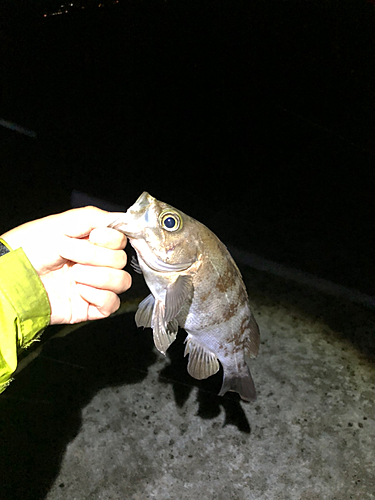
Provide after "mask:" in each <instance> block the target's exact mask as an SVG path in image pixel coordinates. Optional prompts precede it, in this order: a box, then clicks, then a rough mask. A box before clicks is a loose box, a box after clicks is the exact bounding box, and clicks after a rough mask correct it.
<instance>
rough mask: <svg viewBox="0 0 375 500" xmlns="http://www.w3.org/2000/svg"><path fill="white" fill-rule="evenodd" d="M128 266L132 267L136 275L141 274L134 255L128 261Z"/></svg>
mask: <svg viewBox="0 0 375 500" xmlns="http://www.w3.org/2000/svg"><path fill="white" fill-rule="evenodd" d="M130 266H131V267H132V269H133V271H135V272H136V273H138V274H143V273H142V269H141V268H140V266H139V263H138V259H137V257H136V256H135V255H133V257H132V258H131V261H130Z"/></svg>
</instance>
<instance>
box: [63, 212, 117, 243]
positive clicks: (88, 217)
mask: <svg viewBox="0 0 375 500" xmlns="http://www.w3.org/2000/svg"><path fill="white" fill-rule="evenodd" d="M59 216H60V217H61V225H62V230H63V233H64V234H66V235H67V236H70V237H73V238H81V237H83V236H87V235H89V234H90V232H91V231H92V230H93V229H95V228H97V227H101V226H104V227H105V226H107V225H108V212H106V211H105V210H101V209H100V208H97V207H83V208H75V209H73V210H68V211H67V212H64V213H62V214H60V215H59Z"/></svg>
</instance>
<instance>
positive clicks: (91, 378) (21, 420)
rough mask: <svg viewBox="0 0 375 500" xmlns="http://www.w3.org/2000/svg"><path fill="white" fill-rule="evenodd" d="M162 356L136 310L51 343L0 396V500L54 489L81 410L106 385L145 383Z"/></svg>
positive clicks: (29, 496)
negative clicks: (138, 322) (142, 328)
mask: <svg viewBox="0 0 375 500" xmlns="http://www.w3.org/2000/svg"><path fill="white" fill-rule="evenodd" d="M155 360H156V354H155V351H154V347H153V342H152V337H151V336H148V335H141V334H140V332H139V330H138V329H137V328H136V326H135V324H134V314H133V313H130V314H124V315H121V316H117V317H113V318H109V319H107V320H105V321H96V322H92V323H89V324H88V325H87V326H85V327H83V328H81V329H80V330H77V331H76V332H74V333H72V334H71V335H68V336H67V337H64V338H57V339H54V340H51V341H49V342H47V343H46V344H45V345H44V348H43V352H42V355H41V356H39V357H38V358H37V359H36V360H35V361H34V362H33V363H32V364H31V365H30V366H28V367H27V369H25V370H24V371H22V372H21V373H20V374H19V375H18V376H17V378H16V380H15V381H14V382H13V383H12V384H11V385H10V386H9V388H8V389H7V390H6V391H5V392H4V393H3V394H2V395H1V396H0V471H1V487H0V499H1V500H12V499H17V500H18V499H20V498H22V499H23V500H35V499H42V498H44V497H45V495H46V494H47V493H48V491H49V489H50V487H51V486H52V484H53V481H54V480H55V478H56V476H57V474H58V472H59V469H60V463H61V460H62V456H63V454H64V452H65V450H66V446H67V444H68V443H69V442H70V441H71V440H72V439H73V438H74V437H75V436H76V435H77V433H78V432H79V429H80V426H81V410H82V408H84V407H85V406H86V405H87V404H88V403H89V401H90V400H91V399H92V397H93V396H94V395H95V394H96V393H97V392H98V391H99V390H100V389H102V388H104V387H108V386H116V385H123V384H133V383H137V382H140V381H141V380H143V379H144V378H145V377H146V376H147V371H148V367H149V366H151V365H152V364H153V363H154V362H155Z"/></svg>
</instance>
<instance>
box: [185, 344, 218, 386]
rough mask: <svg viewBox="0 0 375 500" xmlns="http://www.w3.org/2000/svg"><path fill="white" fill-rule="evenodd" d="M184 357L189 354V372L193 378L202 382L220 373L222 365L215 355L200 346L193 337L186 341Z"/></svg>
mask: <svg viewBox="0 0 375 500" xmlns="http://www.w3.org/2000/svg"><path fill="white" fill-rule="evenodd" d="M185 342H186V347H185V353H184V356H186V355H187V354H189V363H188V366H187V371H188V373H189V375H191V376H192V377H194V378H196V379H198V380H202V379H204V378H207V377H210V376H211V375H214V374H215V373H217V372H218V371H219V368H220V365H219V361H218V359H217V357H216V356H215V354H214V353H213V352H211V351H209V350H208V349H206V348H205V347H203V346H201V345H200V344H198V343H197V342H196V341H195V340H194V339H193V338H192V337H190V336H188V337H187V338H186V340H185Z"/></svg>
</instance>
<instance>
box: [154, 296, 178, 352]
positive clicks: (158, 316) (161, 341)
mask: <svg viewBox="0 0 375 500" xmlns="http://www.w3.org/2000/svg"><path fill="white" fill-rule="evenodd" d="M164 312H165V307H164V304H163V302H161V301H160V300H157V301H156V302H155V305H154V311H153V315H152V321H151V327H152V330H153V335H154V343H155V347H156V349H157V350H158V351H160V352H161V353H162V354H165V353H166V352H167V349H168V347H169V346H170V345H171V344H172V343H173V342H174V341H175V339H176V336H177V330H178V323H177V321H171V322H170V323H168V324H166V321H165V319H164Z"/></svg>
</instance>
